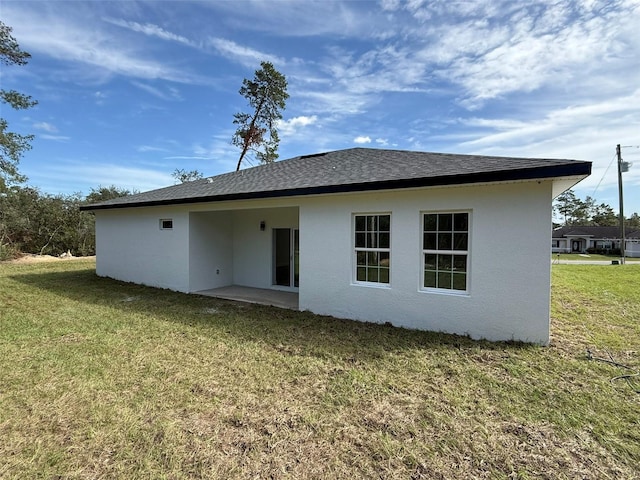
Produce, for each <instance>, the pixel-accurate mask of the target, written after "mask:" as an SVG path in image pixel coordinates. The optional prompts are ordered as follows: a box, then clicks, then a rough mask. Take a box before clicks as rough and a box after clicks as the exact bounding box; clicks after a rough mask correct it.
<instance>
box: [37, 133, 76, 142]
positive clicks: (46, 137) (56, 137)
mask: <svg viewBox="0 0 640 480" xmlns="http://www.w3.org/2000/svg"><path fill="white" fill-rule="evenodd" d="M38 138H42V139H43V140H53V141H55V142H67V141H69V140H71V137H66V136H63V135H49V134H43V135H38Z"/></svg>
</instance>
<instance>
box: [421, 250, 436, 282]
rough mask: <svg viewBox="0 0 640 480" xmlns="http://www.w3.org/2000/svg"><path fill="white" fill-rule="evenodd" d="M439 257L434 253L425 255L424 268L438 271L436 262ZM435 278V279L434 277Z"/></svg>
mask: <svg viewBox="0 0 640 480" xmlns="http://www.w3.org/2000/svg"><path fill="white" fill-rule="evenodd" d="M437 258H438V256H437V255H434V254H433V253H425V255H424V268H425V269H428V270H435V269H436V261H437ZM434 278H435V277H434Z"/></svg>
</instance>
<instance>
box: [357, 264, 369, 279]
mask: <svg viewBox="0 0 640 480" xmlns="http://www.w3.org/2000/svg"><path fill="white" fill-rule="evenodd" d="M356 278H357V280H358V281H359V282H366V281H367V269H366V268H364V267H358V272H357V274H356Z"/></svg>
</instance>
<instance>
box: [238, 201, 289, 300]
mask: <svg viewBox="0 0 640 480" xmlns="http://www.w3.org/2000/svg"><path fill="white" fill-rule="evenodd" d="M249 205H250V204H249ZM233 215H234V228H233V238H234V242H233V265H234V276H233V283H234V284H235V285H243V286H246V287H255V288H276V287H274V286H273V285H272V283H273V282H272V263H271V259H272V248H273V243H272V235H273V229H274V228H298V208H297V207H282V208H259V209H249V210H236V211H234V212H233ZM262 221H264V222H265V230H264V231H262V230H260V222H262ZM277 288H280V287H277ZM280 289H284V288H280Z"/></svg>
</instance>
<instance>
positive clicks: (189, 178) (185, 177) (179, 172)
mask: <svg viewBox="0 0 640 480" xmlns="http://www.w3.org/2000/svg"><path fill="white" fill-rule="evenodd" d="M171 176H172V177H173V178H175V179H176V183H186V182H193V181H194V180H200V179H201V178H203V177H204V175H203V174H202V173H201V172H199V171H198V170H190V171H186V170H185V169H184V168H176V169H175V170H174V171H173V173H172V174H171Z"/></svg>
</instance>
